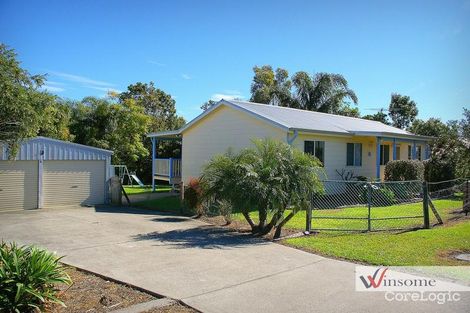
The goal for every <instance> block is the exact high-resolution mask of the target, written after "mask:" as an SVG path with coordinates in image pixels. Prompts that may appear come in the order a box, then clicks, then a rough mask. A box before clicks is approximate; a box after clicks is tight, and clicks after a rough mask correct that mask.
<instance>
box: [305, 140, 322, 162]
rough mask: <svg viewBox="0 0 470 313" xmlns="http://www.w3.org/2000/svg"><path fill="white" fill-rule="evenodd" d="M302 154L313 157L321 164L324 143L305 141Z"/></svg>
mask: <svg viewBox="0 0 470 313" xmlns="http://www.w3.org/2000/svg"><path fill="white" fill-rule="evenodd" d="M304 152H305V153H308V154H311V155H314V156H315V157H317V159H319V160H320V161H321V162H322V164H324V161H325V142H324V141H305V142H304Z"/></svg>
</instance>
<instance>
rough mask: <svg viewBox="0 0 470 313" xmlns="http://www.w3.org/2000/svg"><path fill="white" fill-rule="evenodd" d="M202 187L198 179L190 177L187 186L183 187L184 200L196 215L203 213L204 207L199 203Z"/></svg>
mask: <svg viewBox="0 0 470 313" xmlns="http://www.w3.org/2000/svg"><path fill="white" fill-rule="evenodd" d="M201 196H202V188H201V184H200V183H199V179H197V178H190V179H189V182H188V184H187V186H185V188H184V202H185V204H186V206H187V207H188V209H190V210H191V211H192V213H196V214H197V215H198V216H200V215H202V214H204V209H203V206H202V203H201Z"/></svg>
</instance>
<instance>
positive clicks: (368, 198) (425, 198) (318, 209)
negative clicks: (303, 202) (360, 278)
mask: <svg viewBox="0 0 470 313" xmlns="http://www.w3.org/2000/svg"><path fill="white" fill-rule="evenodd" d="M469 183H470V182H469V180H466V179H454V180H449V181H442V182H435V183H426V182H422V181H399V182H364V181H332V180H329V181H323V186H324V191H323V192H322V193H320V194H317V195H315V197H314V199H313V200H312V210H309V211H308V212H307V222H306V228H307V231H320V230H324V231H381V230H407V229H415V228H423V227H424V228H428V227H430V226H432V225H435V224H442V223H444V222H445V221H447V220H451V219H453V218H459V216H461V212H462V210H463V211H465V210H466V212H468V211H469V210H470V208H469V207H470V186H469Z"/></svg>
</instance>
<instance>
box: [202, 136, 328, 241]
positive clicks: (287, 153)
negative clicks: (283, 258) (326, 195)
mask: <svg viewBox="0 0 470 313" xmlns="http://www.w3.org/2000/svg"><path fill="white" fill-rule="evenodd" d="M253 144H254V148H248V149H244V150H242V151H240V152H239V153H238V154H234V153H232V152H230V151H229V152H228V153H226V154H224V155H218V156H216V157H214V158H213V159H212V160H211V161H210V162H209V163H208V164H207V165H206V167H205V168H204V170H203V174H202V176H201V183H202V186H203V190H204V192H203V194H204V196H205V197H206V198H210V199H219V200H224V201H227V202H229V203H230V204H231V205H232V207H233V208H234V209H235V210H237V211H240V212H242V214H243V216H244V217H245V219H246V220H247V222H248V223H249V224H250V226H251V228H252V231H253V233H259V234H266V233H268V232H270V231H271V230H272V229H273V228H276V232H275V237H279V236H280V233H281V229H282V227H283V226H284V225H285V224H286V223H287V222H288V221H289V220H290V219H291V218H292V217H293V216H294V215H295V214H296V213H297V212H298V211H299V210H305V209H307V208H308V206H309V205H310V201H311V197H312V195H313V193H314V192H321V191H322V190H323V186H322V184H321V182H320V179H319V174H320V172H322V170H321V167H320V164H321V163H320V162H319V161H318V160H317V159H316V158H314V157H312V156H310V155H308V154H305V153H303V152H301V151H300V150H297V149H294V148H292V147H291V146H289V145H288V144H286V143H283V142H280V141H275V140H272V139H264V140H259V139H257V140H253ZM287 209H289V210H290V213H289V214H288V215H287V216H286V215H285V214H284V213H285V211H286V210H287ZM254 210H255V211H258V213H259V223H258V224H257V225H256V224H255V223H254V221H253V219H252V218H251V217H250V212H251V211H254ZM270 215H271V216H272V217H271V219H270V220H268V216H270Z"/></svg>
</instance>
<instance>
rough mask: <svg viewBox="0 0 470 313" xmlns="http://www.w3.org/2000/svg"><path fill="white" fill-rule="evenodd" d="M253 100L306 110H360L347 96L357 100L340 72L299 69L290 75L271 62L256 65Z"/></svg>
mask: <svg viewBox="0 0 470 313" xmlns="http://www.w3.org/2000/svg"><path fill="white" fill-rule="evenodd" d="M253 72H254V73H255V75H254V77H253V81H252V83H251V101H254V102H257V103H265V104H273V105H279V106H284V107H293V108H299V109H303V110H310V111H319V112H326V113H333V114H339V115H345V116H352V117H359V110H358V109H357V108H354V107H351V106H350V105H349V103H347V102H346V101H345V100H348V99H349V100H351V101H352V102H353V103H354V104H357V102H358V100H357V96H356V94H355V93H354V91H353V90H351V89H349V87H348V82H347V80H346V79H345V78H344V77H343V76H341V75H339V74H330V73H316V74H315V75H313V76H310V75H309V74H308V73H307V72H303V71H301V72H297V73H295V74H294V75H293V76H292V78H291V79H289V73H288V71H287V70H285V69H282V68H278V69H276V71H275V72H274V71H273V68H272V67H271V66H270V65H264V66H261V67H258V66H255V67H254V68H253Z"/></svg>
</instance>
